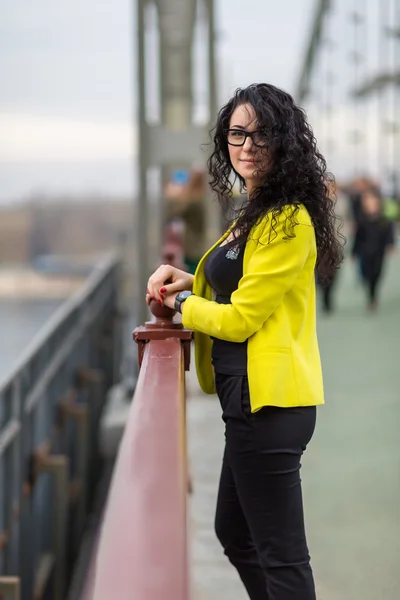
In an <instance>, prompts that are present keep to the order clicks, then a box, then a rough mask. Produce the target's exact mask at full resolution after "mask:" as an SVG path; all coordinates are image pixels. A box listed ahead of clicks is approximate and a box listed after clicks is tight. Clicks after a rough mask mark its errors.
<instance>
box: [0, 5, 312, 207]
mask: <svg viewBox="0 0 400 600" xmlns="http://www.w3.org/2000/svg"><path fill="white" fill-rule="evenodd" d="M315 1H316V0H280V1H279V2H276V1H274V2H272V1H269V0H246V2H244V1H243V0H216V21H217V34H218V35H217V38H218V42H217V69H218V71H217V72H218V75H219V78H218V79H219V83H218V95H219V99H220V101H221V102H223V101H225V100H226V99H227V98H228V95H229V94H230V93H231V92H232V91H233V90H234V89H235V88H236V87H238V86H245V85H247V84H249V83H253V82H258V81H268V82H271V83H273V84H275V85H277V86H279V87H282V88H284V89H286V90H287V91H289V92H292V93H293V92H294V90H295V87H296V83H297V79H298V75H299V70H300V66H301V65H302V62H303V57H304V52H305V48H306V44H307V41H308V35H309V30H310V27H311V22H312V16H313V13H314V9H315ZM134 6H135V3H134V2H133V1H132V0H113V2H110V1H109V0H85V2H82V0H69V1H68V2H55V1H54V0H35V2H27V1H26V0H1V2H0V81H1V94H0V202H3V203H4V202H9V201H13V200H15V199H18V198H21V197H26V196H32V195H35V194H46V195H48V196H51V195H52V194H105V195H115V196H120V195H132V194H134V193H135V189H136V185H135V180H136V176H135V165H136V159H137V147H136V128H135V105H136V77H135V74H136V63H135V61H136V57H135V48H134V40H133V35H134V32H135V14H134V12H135V10H134Z"/></svg>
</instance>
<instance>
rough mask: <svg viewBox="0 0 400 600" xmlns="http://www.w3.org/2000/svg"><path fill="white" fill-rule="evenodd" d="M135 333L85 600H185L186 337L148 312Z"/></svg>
mask: <svg viewBox="0 0 400 600" xmlns="http://www.w3.org/2000/svg"><path fill="white" fill-rule="evenodd" d="M151 311H152V313H153V315H154V317H155V320H154V321H151V322H149V323H146V324H145V325H144V326H142V327H138V328H137V329H135V331H134V334H133V337H134V339H135V341H136V342H137V343H138V346H139V348H138V349H139V362H140V364H141V368H140V373H139V378H138V382H137V386H136V390H135V395H134V398H133V402H132V406H131V409H130V413H129V417H128V420H127V424H126V427H125V431H124V435H123V438H122V441H121V445H120V449H119V454H118V458H117V461H116V466H115V469H114V473H113V480H112V483H111V486H110V491H109V497H108V501H107V505H106V509H105V512H104V515H103V520H102V526H101V530H100V533H99V536H98V540H97V544H96V550H95V556H94V560H93V561H92V568H91V572H90V575H89V580H88V581H87V585H86V589H85V593H84V598H85V600H109V599H110V598H112V597H116V598H120V599H121V600H128V599H130V598H140V600H160V598H163V600H188V598H189V577H188V556H187V553H188V549H187V531H186V519H187V515H186V495H187V464H186V427H185V374H184V371H185V369H188V368H189V360H190V340H191V339H192V332H191V331H188V330H186V329H184V328H183V326H182V324H181V323H179V322H178V321H177V320H176V321H174V319H173V315H174V311H171V310H169V309H167V308H164V307H160V306H158V305H156V304H155V303H153V304H152V306H151Z"/></svg>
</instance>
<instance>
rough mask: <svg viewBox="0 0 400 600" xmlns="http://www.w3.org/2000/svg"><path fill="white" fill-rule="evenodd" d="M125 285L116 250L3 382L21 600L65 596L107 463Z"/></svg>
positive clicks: (2, 433)
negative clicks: (104, 433) (103, 435)
mask: <svg viewBox="0 0 400 600" xmlns="http://www.w3.org/2000/svg"><path fill="white" fill-rule="evenodd" d="M118 288H119V258H118V256H117V255H116V254H112V255H111V254H110V255H107V256H105V257H104V258H103V259H102V260H101V261H100V262H99V264H98V265H97V266H96V267H95V269H94V270H93V272H92V273H91V275H90V276H89V277H88V279H87V280H86V282H85V283H84V284H83V286H82V288H81V289H80V290H78V291H77V292H76V293H75V294H74V295H73V296H72V297H71V298H70V299H68V300H67V301H66V302H65V303H64V304H63V305H62V306H61V307H60V308H59V309H58V310H57V311H56V312H55V314H54V315H53V316H52V317H51V318H50V319H49V321H48V322H47V323H46V325H45V326H44V327H43V328H42V330H41V331H40V332H39V333H38V335H37V336H36V337H35V338H34V340H33V341H32V343H31V344H30V345H29V347H28V348H27V349H26V350H25V351H24V353H23V354H22V356H21V357H20V358H19V360H18V362H17V364H16V365H15V367H14V368H13V369H12V371H11V373H10V374H9V375H8V376H7V377H6V378H5V380H4V381H3V382H2V384H1V386H0V590H1V593H6V592H7V594H14V592H15V590H16V589H17V587H18V586H17V587H15V586H14V588H13V585H14V583H15V581H17V582H18V583H19V587H20V590H19V591H18V592H15V594H16V593H19V594H20V596H21V599H22V600H28V599H31V598H32V597H35V598H37V599H39V598H41V597H44V596H45V595H47V594H48V593H49V586H51V588H52V589H51V592H50V595H51V597H52V598H54V600H63V599H64V598H65V592H66V588H67V584H68V579H69V578H70V575H71V573H70V566H71V564H72V561H73V560H74V557H75V556H76V554H77V551H78V547H79V543H80V539H81V536H82V533H83V529H84V526H85V520H86V518H87V515H88V509H89V505H90V501H91V496H93V492H94V488H95V476H96V475H95V476H94V475H93V474H94V473H96V472H97V471H98V470H99V469H98V467H99V464H100V461H99V453H98V449H97V441H96V438H97V434H98V422H99V416H100V413H101V410H102V406H103V403H104V399H105V388H107V387H108V386H109V385H111V384H112V383H113V381H114V377H115V375H116V374H115V368H114V364H115V362H114V357H115V356H117V355H118V354H119V342H120V336H119V335H117V328H116V326H115V325H116V319H115V315H116V314H117V312H118ZM98 475H99V474H98V473H97V476H98ZM7 597H8V596H7ZM10 597H11V596H10ZM12 597H16V596H12Z"/></svg>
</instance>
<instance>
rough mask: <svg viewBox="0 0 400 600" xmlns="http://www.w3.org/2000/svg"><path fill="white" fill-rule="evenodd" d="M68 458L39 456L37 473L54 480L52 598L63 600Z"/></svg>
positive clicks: (51, 455) (54, 455) (60, 455)
mask: <svg viewBox="0 0 400 600" xmlns="http://www.w3.org/2000/svg"><path fill="white" fill-rule="evenodd" d="M68 464H69V463H68V458H67V457H66V456H64V455H62V454H59V455H56V454H50V455H48V456H43V457H40V458H39V464H38V473H40V472H41V471H42V472H47V473H51V474H52V476H53V478H54V479H53V481H54V488H53V498H54V501H53V503H52V511H53V515H52V521H53V523H52V534H53V553H54V591H53V594H54V595H53V598H54V600H63V598H64V597H65V590H66V584H67V582H66V566H67V565H66V540H67V515H68V501H69V500H68Z"/></svg>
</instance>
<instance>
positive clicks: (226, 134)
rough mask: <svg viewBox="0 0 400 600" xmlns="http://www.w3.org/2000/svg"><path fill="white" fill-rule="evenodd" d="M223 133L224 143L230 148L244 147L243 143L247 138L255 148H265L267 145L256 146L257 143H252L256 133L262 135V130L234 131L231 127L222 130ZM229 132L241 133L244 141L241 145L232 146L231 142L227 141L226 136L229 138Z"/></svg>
mask: <svg viewBox="0 0 400 600" xmlns="http://www.w3.org/2000/svg"><path fill="white" fill-rule="evenodd" d="M223 131H224V134H225V136H226V142H227V144H229V145H230V146H236V147H240V146H244V145H245V143H246V140H247V138H248V137H249V138H251V142H252V144H254V146H257V148H265V146H266V145H267V144H257V143H256V142H255V141H254V138H253V136H254V135H255V134H256V133H261V134H264V132H263V130H262V129H256V130H254V131H247V130H246V129H235V128H234V127H232V128H229V129H224V130H223ZM230 131H238V132H239V133H243V134H244V140H243V143H242V144H232V143H231V142H230V141H229V140H228V136H229V132H230ZM264 135H265V134H264Z"/></svg>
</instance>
